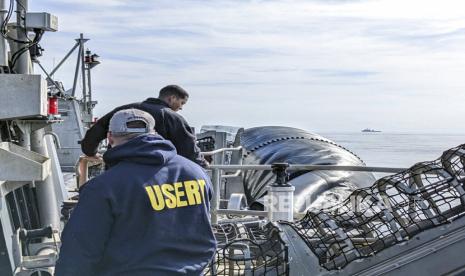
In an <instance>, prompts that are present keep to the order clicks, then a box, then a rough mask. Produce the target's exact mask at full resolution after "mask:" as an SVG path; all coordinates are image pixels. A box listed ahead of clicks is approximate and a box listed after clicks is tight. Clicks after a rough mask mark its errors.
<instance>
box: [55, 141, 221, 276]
mask: <svg viewBox="0 0 465 276" xmlns="http://www.w3.org/2000/svg"><path fill="white" fill-rule="evenodd" d="M104 160H105V162H106V163H107V164H109V165H110V169H109V170H107V171H106V172H104V173H103V174H101V175H100V176H97V177H95V178H93V179H92V180H90V181H89V182H87V184H85V185H84V187H83V188H82V191H81V193H80V198H79V202H78V204H77V206H76V208H75V209H74V210H73V213H72V214H71V218H70V220H69V222H68V223H67V225H66V227H65V229H64V231H63V235H62V247H61V251H60V256H59V260H58V262H57V265H56V274H55V275H58V276H61V275H79V276H83V275H86V276H87V275H99V276H100V275H199V274H200V273H201V272H202V270H203V269H204V268H205V266H206V265H207V264H208V262H209V261H210V259H211V258H212V256H213V254H214V252H215V246H216V241H215V238H214V235H213V232H212V229H211V225H210V217H209V199H210V198H211V195H212V194H211V193H212V190H211V183H210V180H209V178H208V176H207V175H206V173H205V172H204V170H203V169H202V168H201V167H199V166H198V165H197V164H195V163H193V162H191V161H189V160H187V159H186V158H184V157H182V156H179V155H177V154H176V150H175V148H174V146H173V144H172V143H171V142H169V141H167V140H164V139H163V138H161V137H160V136H158V135H153V134H144V135H141V136H138V137H136V138H134V139H131V140H130V141H128V142H126V143H124V144H122V145H119V146H116V147H114V148H112V149H109V150H108V151H107V152H106V153H105V155H104Z"/></svg>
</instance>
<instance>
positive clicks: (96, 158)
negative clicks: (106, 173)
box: [81, 153, 103, 162]
mask: <svg viewBox="0 0 465 276" xmlns="http://www.w3.org/2000/svg"><path fill="white" fill-rule="evenodd" d="M81 158H83V159H86V160H87V161H91V162H100V161H103V157H102V155H101V154H100V153H97V154H95V155H94V156H88V155H81Z"/></svg>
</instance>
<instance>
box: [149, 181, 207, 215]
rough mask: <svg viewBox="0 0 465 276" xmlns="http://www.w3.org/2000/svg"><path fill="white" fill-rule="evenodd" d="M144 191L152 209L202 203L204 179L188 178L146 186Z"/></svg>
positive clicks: (203, 199) (159, 209) (203, 198)
mask: <svg viewBox="0 0 465 276" xmlns="http://www.w3.org/2000/svg"><path fill="white" fill-rule="evenodd" d="M145 191H146V192H147V195H148V197H149V199H150V204H151V205H152V208H153V210H155V211H161V210H163V209H165V208H168V209H172V208H180V207H186V206H193V205H198V204H202V202H204V201H205V194H204V192H205V180H203V179H199V180H189V181H184V182H176V183H173V184H168V183H167V184H161V185H158V184H156V185H152V186H146V187H145Z"/></svg>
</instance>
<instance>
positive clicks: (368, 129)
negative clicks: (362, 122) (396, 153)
mask: <svg viewBox="0 0 465 276" xmlns="http://www.w3.org/2000/svg"><path fill="white" fill-rule="evenodd" d="M362 132H381V130H374V129H372V128H365V129H363V130H362Z"/></svg>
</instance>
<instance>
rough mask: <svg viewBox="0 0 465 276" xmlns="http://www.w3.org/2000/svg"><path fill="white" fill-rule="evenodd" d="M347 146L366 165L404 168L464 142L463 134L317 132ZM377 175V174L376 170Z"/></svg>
mask: <svg viewBox="0 0 465 276" xmlns="http://www.w3.org/2000/svg"><path fill="white" fill-rule="evenodd" d="M319 134H320V135H322V136H324V137H326V138H328V139H331V140H333V141H334V142H336V143H337V144H340V145H341V146H343V147H345V148H347V149H349V150H350V151H352V152H353V153H355V154H356V155H358V156H359V157H360V158H362V160H363V161H365V163H366V164H367V166H379V167H396V168H399V167H401V168H408V167H410V166H412V165H414V164H415V163H418V162H422V161H431V160H434V159H436V158H438V157H440V156H441V154H442V152H443V151H445V150H447V149H449V148H453V147H456V146H458V145H461V144H465V134H409V133H388V132H378V133H366V132H358V133H319ZM377 176H379V175H378V174H377Z"/></svg>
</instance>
